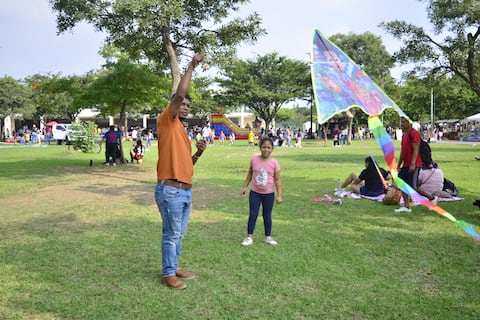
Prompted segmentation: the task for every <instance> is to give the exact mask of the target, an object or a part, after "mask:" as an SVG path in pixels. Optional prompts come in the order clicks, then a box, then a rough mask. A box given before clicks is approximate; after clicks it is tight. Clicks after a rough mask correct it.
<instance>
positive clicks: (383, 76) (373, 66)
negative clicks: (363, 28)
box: [329, 32, 394, 144]
mask: <svg viewBox="0 0 480 320" xmlns="http://www.w3.org/2000/svg"><path fill="white" fill-rule="evenodd" d="M329 39H330V40H331V41H332V42H334V43H335V44H336V45H337V46H338V47H339V48H340V49H342V51H343V52H345V53H346V54H347V55H348V56H349V57H350V58H351V59H352V60H353V61H354V62H355V63H356V64H357V65H358V66H359V67H360V68H361V69H362V70H363V71H365V72H366V73H367V74H368V75H369V77H370V78H371V79H372V80H373V81H375V83H377V84H378V85H379V86H380V87H382V89H384V86H385V84H387V83H390V82H392V81H393V78H392V76H391V74H390V69H391V68H392V67H393V66H394V61H393V59H392V57H391V56H390V54H389V53H388V51H387V49H386V48H385V46H384V44H383V42H382V38H380V37H379V36H376V35H374V34H372V33H370V32H365V33H363V34H354V33H351V32H350V33H348V34H341V33H338V34H334V35H332V36H331V37H329ZM350 115H351V116H350V117H349V121H348V123H349V125H348V126H349V130H348V136H347V143H348V144H351V143H352V136H353V132H352V129H353V120H354V118H355V116H356V112H355V109H352V110H351V111H350ZM357 117H358V115H357ZM360 117H363V121H365V122H366V115H361V116H360Z"/></svg>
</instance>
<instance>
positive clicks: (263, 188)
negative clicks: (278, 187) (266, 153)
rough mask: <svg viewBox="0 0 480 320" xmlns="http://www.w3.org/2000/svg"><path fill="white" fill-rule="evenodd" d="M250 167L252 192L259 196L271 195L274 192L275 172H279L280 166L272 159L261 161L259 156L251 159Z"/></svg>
mask: <svg viewBox="0 0 480 320" xmlns="http://www.w3.org/2000/svg"><path fill="white" fill-rule="evenodd" d="M250 166H251V167H252V171H253V175H252V188H251V189H252V191H255V192H257V193H261V194H267V193H273V192H274V191H275V181H274V178H273V177H274V174H275V172H278V171H280V165H279V164H278V162H277V160H275V159H274V158H269V159H266V160H264V159H262V157H261V156H256V157H253V158H252V160H250Z"/></svg>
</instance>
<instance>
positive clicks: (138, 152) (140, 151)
mask: <svg viewBox="0 0 480 320" xmlns="http://www.w3.org/2000/svg"><path fill="white" fill-rule="evenodd" d="M144 154H145V147H144V146H143V144H142V139H138V140H137V144H136V145H135V147H134V148H133V149H132V150H130V161H131V163H133V160H137V162H138V163H142V161H143V155H144Z"/></svg>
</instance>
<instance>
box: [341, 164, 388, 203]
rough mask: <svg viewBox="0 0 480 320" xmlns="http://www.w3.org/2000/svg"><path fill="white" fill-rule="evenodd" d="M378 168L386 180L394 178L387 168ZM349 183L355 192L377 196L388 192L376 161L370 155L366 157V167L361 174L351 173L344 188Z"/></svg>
mask: <svg viewBox="0 0 480 320" xmlns="http://www.w3.org/2000/svg"><path fill="white" fill-rule="evenodd" d="M378 169H379V171H380V173H381V174H382V177H383V179H384V180H390V179H392V176H391V175H390V173H389V172H387V171H385V169H383V168H378ZM349 185H350V190H351V191H352V192H353V193H356V194H360V195H364V196H368V197H376V196H379V195H381V194H383V193H385V192H386V190H385V186H384V184H383V181H382V179H381V178H380V174H379V172H378V171H377V168H376V166H375V162H374V160H373V159H372V157H370V156H368V157H366V158H365V169H363V170H362V172H361V173H360V175H358V176H357V175H356V174H355V173H353V172H352V173H350V174H349V175H348V177H347V178H346V179H345V181H344V182H343V184H342V189H344V188H346V187H347V186H349Z"/></svg>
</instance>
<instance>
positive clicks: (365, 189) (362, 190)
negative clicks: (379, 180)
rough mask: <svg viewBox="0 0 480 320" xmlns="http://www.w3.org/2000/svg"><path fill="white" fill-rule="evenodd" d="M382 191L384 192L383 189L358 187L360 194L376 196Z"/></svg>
mask: <svg viewBox="0 0 480 320" xmlns="http://www.w3.org/2000/svg"><path fill="white" fill-rule="evenodd" d="M384 193H385V190H380V191H372V190H368V189H367V188H366V187H365V186H361V187H360V194H361V195H362V196H367V197H376V196H379V195H381V194H384Z"/></svg>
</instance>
